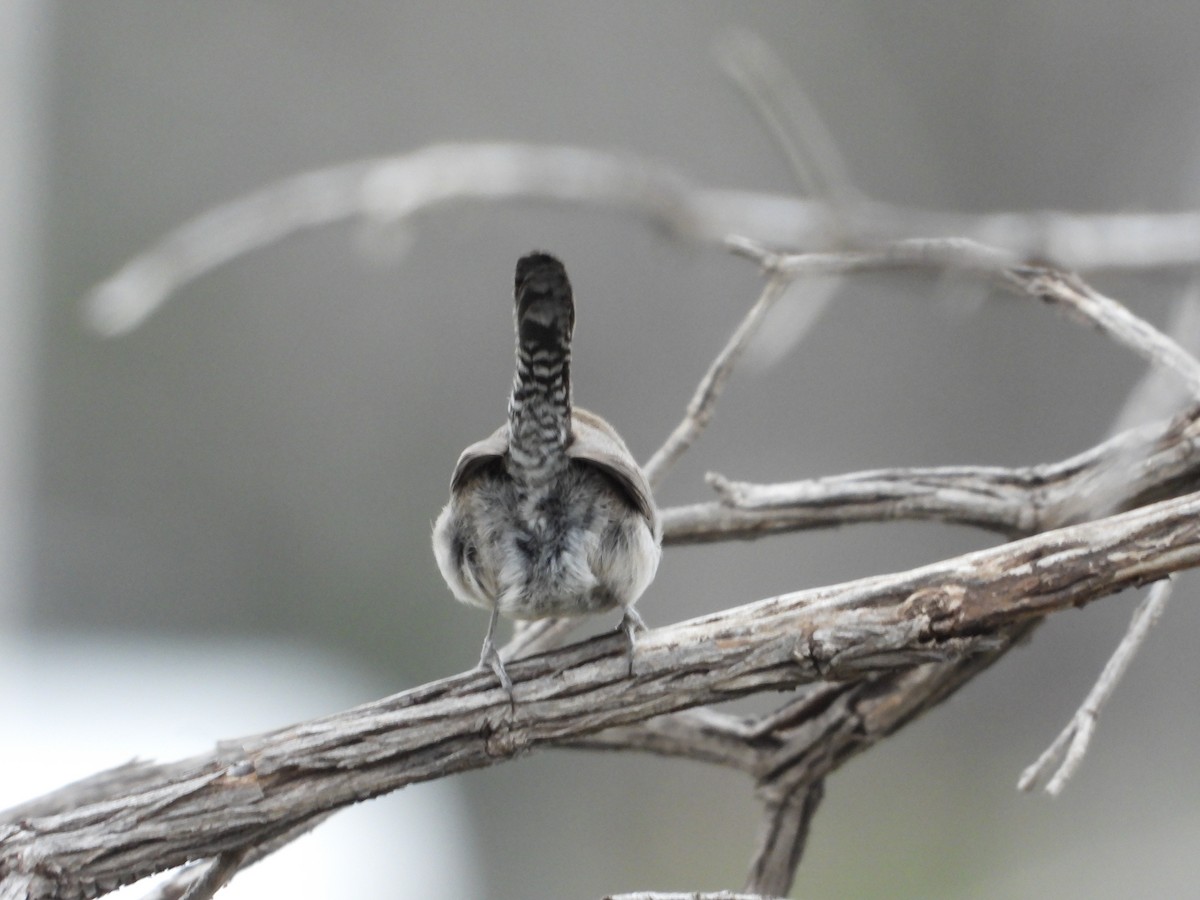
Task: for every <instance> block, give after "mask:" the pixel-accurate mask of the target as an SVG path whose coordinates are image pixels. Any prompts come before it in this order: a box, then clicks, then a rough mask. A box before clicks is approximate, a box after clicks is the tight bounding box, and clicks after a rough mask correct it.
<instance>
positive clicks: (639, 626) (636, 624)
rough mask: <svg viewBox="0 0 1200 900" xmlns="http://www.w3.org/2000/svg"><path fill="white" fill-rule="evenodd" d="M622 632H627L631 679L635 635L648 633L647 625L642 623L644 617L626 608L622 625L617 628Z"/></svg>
mask: <svg viewBox="0 0 1200 900" xmlns="http://www.w3.org/2000/svg"><path fill="white" fill-rule="evenodd" d="M617 627H618V628H619V629H620V630H621V631H623V632H625V642H626V643H627V644H628V646H629V677H630V678H632V677H633V645H634V635H636V634H637V633H638V632H639V631H647V630H648V629H647V628H646V623H645V622H644V621H642V617H641V616H639V615H638V612H637V610H636V609H634V608H633V607H632V606H627V607H625V611H624V613H623V614H622V616H621V624H620V625H618V626H617Z"/></svg>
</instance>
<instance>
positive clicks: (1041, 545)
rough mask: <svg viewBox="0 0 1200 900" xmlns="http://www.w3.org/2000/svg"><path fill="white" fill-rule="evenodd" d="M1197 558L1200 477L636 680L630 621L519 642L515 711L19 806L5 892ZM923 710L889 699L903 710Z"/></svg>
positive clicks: (217, 839) (369, 734) (396, 707)
mask: <svg viewBox="0 0 1200 900" xmlns="http://www.w3.org/2000/svg"><path fill="white" fill-rule="evenodd" d="M1198 564H1200V495H1187V496H1185V497H1180V498H1176V499H1172V500H1166V501H1163V502H1161V503H1157V504H1154V505H1153V506H1149V507H1146V508H1144V509H1138V510H1134V511H1132V512H1128V513H1124V514H1121V515H1119V516H1113V517H1111V518H1108V519H1103V520H1099V521H1095V522H1088V523H1085V524H1082V525H1076V526H1073V527H1070V528H1065V529H1061V530H1058V531H1053V532H1048V533H1047V534H1044V535H1038V536H1036V537H1032V538H1027V539H1025V540H1021V541H1017V542H1014V543H1011V544H1005V545H1003V546H1000V547H997V548H993V549H989V550H983V551H978V552H975V553H972V554H968V555H967V556H963V557H957V558H955V559H951V560H947V561H945V562H942V563H937V564H934V565H930V566H925V567H923V568H920V569H916V570H913V571H911V572H904V573H899V574H896V575H888V576H878V577H874V578H867V579H862V580H860V581H855V582H850V583H847V584H844V585H839V586H834V587H826V588H818V589H813V590H807V591H800V592H797V593H794V594H787V595H783V596H780V597H773V598H769V599H766V600H762V601H759V602H757V603H752V604H749V605H747V606H741V607H735V608H732V609H729V610H726V611H724V612H721V613H715V614H713V615H709V616H705V617H702V618H699V619H693V620H691V621H689V622H683V623H680V624H678V625H675V626H671V627H669V628H661V629H656V630H651V631H649V632H647V633H646V634H644V635H643V636H642V637H641V639H640V640H639V641H638V644H637V648H636V653H635V657H634V671H635V677H634V678H633V679H632V680H629V679H628V677H627V672H628V662H627V656H626V652H627V651H626V645H625V640H624V637H623V636H622V635H608V636H603V637H600V638H597V639H593V640H590V641H587V642H585V643H582V644H577V645H574V646H572V647H567V648H564V649H562V650H558V651H555V652H553V653H549V654H545V655H542V656H538V657H534V658H532V659H528V660H523V661H518V662H516V663H513V664H512V665H511V666H510V667H509V673H510V675H511V676H512V678H513V682H514V692H515V699H516V707H515V712H512V711H510V707H509V698H508V697H507V695H506V694H505V693H504V691H502V690H500V689H498V688H497V687H496V686H495V685H494V679H492V678H491V677H490V676H489V675H488V674H487V673H480V672H478V671H473V672H470V673H466V674H463V675H458V676H454V677H451V678H446V679H443V680H441V681H436V682H432V683H430V684H427V685H425V686H423V687H419V688H416V689H414V690H411V691H406V692H404V693H401V694H397V695H395V696H392V697H388V698H385V699H383V700H379V701H377V702H374V703H370V704H367V705H365V706H362V707H358V708H357V709H354V710H351V711H349V712H347V713H343V714H339V715H336V716H331V717H328V718H325V719H317V720H314V721H310V722H306V723H303V724H300V725H297V726H294V727H292V728H288V729H283V730H281V731H276V732H271V733H269V734H266V735H262V736H259V737H251V738H247V739H245V740H243V741H240V742H238V743H239V744H240V747H241V759H240V760H239V761H238V762H235V763H233V764H230V762H229V761H228V760H229V756H230V751H229V747H230V745H228V744H227V745H225V748H223V749H222V750H221V751H220V752H218V753H216V754H212V755H209V756H202V757H197V758H195V759H193V760H190V761H187V763H185V764H179V763H176V764H172V765H169V766H166V767H163V768H162V769H161V770H156V769H155V767H149V766H148V767H145V768H144V769H142V771H140V772H139V773H137V776H136V780H137V781H138V783H139V788H138V790H137V791H136V792H134V793H132V794H130V795H124V794H120V793H115V794H112V795H110V798H109V799H99V800H95V801H94V802H91V803H89V804H88V805H86V806H81V807H78V808H76V809H74V810H71V811H69V812H65V813H62V814H58V815H50V816H46V817H41V818H34V819H18V820H16V821H14V820H13V819H12V818H11V817H8V816H5V817H3V819H0V821H4V822H6V823H7V824H4V825H0V897H3V896H5V894H4V893H3V891H9V890H11V889H12V888H11V886H12V885H15V884H20V885H21V889H22V890H23V891H25V892H26V893H27V895H28V897H29V898H31V900H38V898H42V897H61V898H64V900H71V898H76V897H84V896H87V895H89V894H92V893H94V892H95V891H96V890H97V889H98V888H102V889H109V888H110V887H115V886H117V885H120V884H126V883H129V882H130V881H133V880H136V878H139V877H142V876H144V875H146V874H149V871H147V870H148V869H149V870H150V871H161V870H163V869H167V868H173V867H175V866H178V865H181V864H183V863H185V862H187V861H189V860H193V859H197V858H201V857H208V856H215V855H219V854H221V853H225V852H229V851H232V850H237V849H241V848H245V847H252V846H254V845H257V844H261V843H265V842H269V841H271V840H274V839H275V838H277V837H278V836H280V835H282V834H284V833H286V832H287V831H289V830H291V829H292V828H294V827H296V826H297V825H298V824H300V823H301V822H303V821H305V820H307V819H308V818H310V817H311V816H313V815H314V814H317V813H321V812H325V811H327V810H331V809H335V808H337V807H340V806H344V805H347V804H349V803H353V802H356V801H358V800H363V799H366V798H368V797H372V796H377V795H379V794H382V793H386V792H388V791H391V790H395V789H397V788H399V787H402V786H404V785H406V784H411V783H413V782H416V781H424V780H428V779H431V778H437V777H444V776H446V775H450V774H454V773H457V772H461V771H465V770H467V769H472V768H480V767H483V766H488V765H491V764H493V763H495V762H498V761H500V760H502V759H507V758H509V757H512V756H515V755H517V754H519V753H524V752H527V751H529V750H531V749H534V748H536V747H539V746H546V745H552V744H561V743H564V742H570V741H572V740H575V739H577V738H579V737H581V736H583V735H586V734H591V733H594V732H596V731H600V730H602V729H604V728H609V727H614V726H619V725H627V724H631V723H634V722H639V721H643V720H645V719H647V718H650V717H652V716H655V715H659V714H662V713H667V712H672V711H678V710H682V709H687V708H689V707H693V706H697V705H700V704H704V703H711V702H716V701H721V700H727V699H732V698H734V697H738V696H742V695H746V694H750V693H755V692H758V691H766V690H781V689H790V688H794V687H796V686H797V685H801V684H807V683H812V682H815V681H821V680H825V681H829V680H833V681H838V680H840V681H856V680H858V679H863V678H867V677H868V676H871V675H873V674H875V673H886V672H889V671H893V670H896V669H897V668H911V667H912V666H913V665H914V664H920V663H922V662H928V661H938V662H943V663H951V664H952V663H954V662H955V661H966V660H969V659H970V658H971V657H972V656H973V655H976V654H983V656H984V657H985V658H986V657H987V655H988V654H989V653H991V652H995V651H997V650H1000V649H1004V648H1005V647H1006V646H1007V643H1006V640H1005V639H1004V638H1003V637H1002V635H1003V634H1004V633H1005V630H1006V629H1010V628H1018V627H1020V626H1021V625H1022V624H1023V623H1027V622H1030V621H1033V620H1036V619H1040V618H1041V617H1044V616H1045V615H1047V614H1049V613H1051V612H1054V611H1055V610H1058V609H1063V608H1067V607H1072V606H1081V605H1084V604H1086V603H1088V602H1091V601H1093V600H1095V599H1098V598H1099V597H1101V596H1106V595H1109V594H1112V593H1115V592H1117V591H1120V590H1124V589H1126V588H1128V587H1132V586H1135V585H1138V584H1143V583H1146V582H1149V581H1154V580H1157V579H1160V578H1163V577H1165V576H1166V575H1168V574H1170V573H1172V572H1175V571H1179V570H1181V569H1184V568H1187V567H1190V566H1195V565H1198ZM926 668H927V667H924V666H918V668H917V669H915V670H913V671H914V672H921V671H922V670H923V669H926ZM949 683H950V682H948V681H947V682H943V683H942V684H939V685H937V690H938V691H939V692H944V691H945V690H946V689H947V688H946V686H945V685H946V684H949ZM936 696H944V693H939V694H937V695H936ZM926 702H928V701H926ZM893 705H894V704H893ZM917 708H919V706H914V707H913V709H914V710H915V709H917ZM858 714H859V715H861V714H862V713H861V711H860V712H859V713H858ZM909 714H913V713H911V712H909V711H906V710H903V709H902V710H893V711H892V715H893V716H896V715H899V716H901V718H900V719H898V720H897V721H904V720H905V719H904V718H903V717H904V716H907V715H909ZM850 749H853V748H850ZM786 751H787V748H783V750H782V751H781V752H786ZM126 768H127V769H128V767H126ZM160 773H161V774H162V776H163V777H162V778H161V779H155V776H156V775H157V774H160ZM127 774H132V773H127ZM818 777H819V774H818ZM150 785H152V786H150ZM782 786H783V784H782V783H780V787H782ZM792 786H794V784H793V785H792Z"/></svg>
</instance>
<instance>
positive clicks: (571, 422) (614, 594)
mask: <svg viewBox="0 0 1200 900" xmlns="http://www.w3.org/2000/svg"><path fill="white" fill-rule="evenodd" d="M513 296H514V300H515V309H514V318H515V324H516V372H515V374H514V376H513V383H512V391H511V393H510V394H509V399H508V418H507V421H506V422H505V423H504V424H503V425H501V426H500V427H499V428H498V429H496V430H495V431H494V432H492V434H491V435H489V436H488V437H486V438H484V439H483V440H482V441H479V442H477V443H474V444H471V445H470V446H469V447H467V448H466V449H465V450H464V451H463V452H462V454H461V455H460V456H459V458H458V463H457V464H456V465H455V467H454V473H453V474H452V475H451V478H450V502H449V503H447V504H446V506H445V508H444V509H443V510H442V511H441V514H440V515H439V516H438V517H437V521H436V522H435V524H434V528H433V552H434V558H435V559H436V561H437V566H438V569H439V571H440V572H441V574H442V577H443V578H444V579H445V580H446V584H447V585H448V586H449V588H450V590H451V592H452V593H453V594H454V596H455V597H456V598H457V599H458V600H460V601H462V602H463V603H467V604H471V605H474V606H479V607H482V608H484V609H487V610H490V611H491V618H490V619H489V620H488V626H487V633H486V635H485V636H484V639H483V648H482V650H481V652H480V656H479V667H480V668H481V669H487V668H490V669H491V670H492V671H493V672H494V673H495V675H496V677H497V678H498V679H499V680H500V684H501V686H502V687H503V688H504V689H505V691H506V692H507V693H508V695H509V698H510V700H511V698H512V681H511V679H510V678H509V676H508V673H507V672H506V671H505V668H504V663H503V662H502V661H501V659H500V655H499V653H498V652H497V650H496V645H495V642H494V635H495V631H496V622H497V619H498V617H499V616H501V615H503V616H505V617H507V618H511V619H522V620H533V619H542V618H547V617H551V616H580V615H586V614H592V613H602V612H606V611H608V610H613V609H616V608H618V607H619V608H620V609H621V610H622V618H621V625H620V628H621V630H623V631H624V632H625V634H626V638H627V641H628V643H629V650H630V673H631V674H632V659H633V657H632V652H633V644H634V634H635V632H637V631H642V630H644V629H645V627H646V626H645V624H644V622H643V621H642V618H641V616H640V615H638V613H637V611H636V610H635V609H634V603H635V602H636V601H637V599H638V598H639V597H640V596H641V595H642V593H643V592H644V591H645V590H646V588H647V586H648V585H649V584H650V582H651V581H653V579H654V576H655V573H656V572H657V570H658V563H659V559H660V557H661V555H662V526H661V523H660V520H659V515H658V509H657V507H656V506H655V503H654V496H653V494H652V492H651V490H650V484H649V482H648V481H647V479H646V476H645V474H644V473H643V472H642V469H641V468H640V467H639V466H638V464H637V462H636V460H635V459H634V458H633V455H632V454H631V453H630V452H629V448H628V447H626V446H625V442H624V441H623V440H622V439H621V436H620V435H619V434H618V433H617V431H616V429H614V428H613V427H612V426H611V425H610V424H609V423H608V422H606V421H605V420H604V419H602V418H601V417H600V416H598V415H596V414H595V413H592V412H589V411H587V410H585V409H580V408H577V407H574V406H573V405H572V392H571V338H572V335H573V333H574V327H575V301H574V295H573V292H572V289H571V282H570V280H569V278H568V277H567V272H566V269H565V268H564V266H563V264H562V263H561V262H560V261H559V260H558V259H557V258H556V257H554V256H552V255H550V254H549V253H544V252H540V251H534V252H531V253H529V254H527V255H525V256H522V257H521V258H520V259H519V260H517V266H516V274H515V284H514V290H513Z"/></svg>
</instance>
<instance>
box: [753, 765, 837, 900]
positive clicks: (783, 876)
mask: <svg viewBox="0 0 1200 900" xmlns="http://www.w3.org/2000/svg"><path fill="white" fill-rule="evenodd" d="M824 796H825V782H824V781H823V780H818V781H815V782H813V783H812V784H810V785H807V786H805V787H804V788H802V789H800V790H797V791H795V792H793V793H790V794H788V795H786V796H785V797H783V798H779V799H773V800H768V801H767V803H766V805H765V809H764V816H763V829H762V836H761V837H760V839H759V845H758V851H757V852H756V853H755V855H754V862H753V863H751V866H750V873H749V875H747V877H746V890H748V891H754V892H757V893H760V894H779V895H783V894H786V893H787V892H788V891H790V890H791V888H792V882H793V881H794V880H795V878H796V867H797V866H799V865H800V857H801V856H802V855H803V854H804V845H805V843H806V842H807V840H808V829H809V826H810V825H811V824H812V818H813V816H814V815H816V813H817V808H818V807H819V806H820V805H821V800H822V799H823V798H824Z"/></svg>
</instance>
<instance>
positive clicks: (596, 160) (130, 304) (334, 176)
mask: <svg viewBox="0 0 1200 900" xmlns="http://www.w3.org/2000/svg"><path fill="white" fill-rule="evenodd" d="M506 200H508V201H511V200H538V201H544V202H550V203H559V204H564V203H565V204H571V205H577V206H585V207H593V208H604V209H617V210H620V211H621V212H623V213H625V214H628V215H632V216H635V217H639V218H642V219H644V220H645V221H647V222H648V223H650V224H651V225H653V226H654V227H656V228H659V229H661V230H663V231H665V232H667V233H669V234H671V235H673V236H674V237H676V238H679V239H683V240H688V241H698V242H702V243H709V244H717V243H720V242H721V241H723V240H725V238H726V236H727V235H730V234H742V235H748V236H750V237H752V238H753V239H755V240H757V241H761V242H763V243H767V244H771V245H774V246H789V247H805V248H808V249H812V250H833V249H845V248H847V247H871V246H874V245H877V244H880V243H885V242H889V241H896V240H900V239H904V238H911V237H923V238H969V239H972V240H975V241H978V242H980V243H983V244H988V245H991V246H995V247H1002V248H1004V249H1005V250H1006V251H1008V252H1010V253H1012V254H1013V255H1014V257H1016V258H1018V259H1044V260H1052V261H1054V262H1055V263H1057V264H1059V265H1062V266H1065V267H1066V268H1069V269H1077V270H1089V269H1096V268H1124V269H1146V268H1162V267H1164V266H1194V265H1196V264H1197V263H1200V212H1181V213H1111V214H1095V215H1092V214H1076V213H1067V212H1057V211H1035V212H1029V213H991V214H983V215H971V214H965V213H948V212H938V211H933V210H922V209H914V208H908V207H899V206H893V205H890V204H886V203H878V202H870V201H860V202H847V201H846V198H844V197H843V198H841V200H840V201H839V204H838V205H837V206H836V208H834V207H831V206H830V205H829V204H828V203H826V202H825V201H823V200H813V199H800V198H795V197H785V196H780V195H776V194H757V193H752V192H749V191H737V190H720V189H711V188H704V187H700V186H698V185H696V184H695V183H693V182H691V181H689V180H688V179H687V178H686V177H684V176H683V175H681V174H680V173H679V172H677V171H676V170H674V169H672V168H670V167H669V166H664V165H661V164H658V163H653V162H651V161H649V160H646V159H642V158H639V157H637V156H634V155H632V154H622V153H606V152H603V151H600V150H593V149H588V148H583V147H569V146H546V145H537V144H517V143H508V144H499V143H480V144H437V145H434V146H430V147H426V148H424V149H421V150H417V151H414V152H413V153H409V154H405V155H402V156H393V157H383V158H379V159H370V160H362V161H358V162H352V163H345V164H342V165H338V166H332V167H329V168H326V169H318V170H314V171H311V172H304V173H302V174H300V175H295V176H293V177H291V178H287V179H284V180H283V181H279V182H277V183H275V184H272V185H268V186H266V187H264V188H261V189H260V190H258V191H255V192H253V193H251V194H248V195H246V196H244V197H242V198H239V199H237V200H234V201H232V202H229V203H226V204H224V205H221V206H217V207H214V208H213V209H211V210H209V211H208V212H205V213H202V214H201V215H199V216H197V217H196V218H194V219H192V220H191V221H189V222H186V223H184V224H183V225H181V226H179V227H178V228H176V229H174V230H173V231H171V232H170V233H169V234H167V235H166V236H164V237H163V238H162V239H161V240H159V241H158V242H156V243H155V244H153V245H152V246H150V247H149V248H147V249H146V250H145V251H144V252H143V253H141V254H140V255H138V256H137V257H135V258H134V259H132V260H130V261H129V262H128V263H126V264H125V265H124V266H122V267H121V268H120V269H119V270H118V271H117V272H115V273H114V274H113V275H112V276H111V277H110V278H108V279H107V280H106V281H104V282H103V283H102V284H100V285H99V286H98V287H97V288H96V290H95V291H94V292H93V293H92V294H91V296H90V297H89V298H88V314H89V318H90V319H91V321H92V323H93V324H94V325H95V327H96V328H97V329H98V330H99V331H101V332H102V333H105V334H120V333H123V332H125V331H128V330H130V329H132V328H136V327H137V325H138V324H139V323H140V322H141V321H142V320H143V319H145V317H146V316H148V315H150V314H151V313H152V312H153V311H154V310H155V309H157V308H158V306H160V305H161V304H162V303H163V302H165V301H166V300H167V299H168V298H169V297H170V296H171V295H172V294H173V293H175V292H176V291H178V290H179V289H180V288H181V287H183V286H184V285H186V284H187V283H188V282H190V281H192V280H193V279H195V278H198V277H200V276H201V275H204V274H206V273H208V272H210V271H212V270H213V269H215V268H217V267H218V266H221V265H224V264H225V263H228V262H230V261H231V260H234V259H236V258H238V257H239V256H243V255H245V254H247V253H251V252H253V251H255V250H258V249H261V248H262V247H264V246H267V245H269V244H272V243H274V242H276V241H279V240H282V239H283V238H286V237H288V236H290V235H292V234H295V233H297V232H299V231H302V230H304V229H308V228H315V227H320V226H324V225H330V224H334V223H337V222H342V221H345V220H347V219H354V218H361V219H365V220H368V221H380V222H396V221H401V220H407V219H410V218H412V217H414V216H417V215H419V214H421V213H424V212H426V211H430V210H434V209H438V208H443V207H446V206H449V205H452V204H461V203H471V202H475V203H479V202H485V203H495V202H498V201H506Z"/></svg>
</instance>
